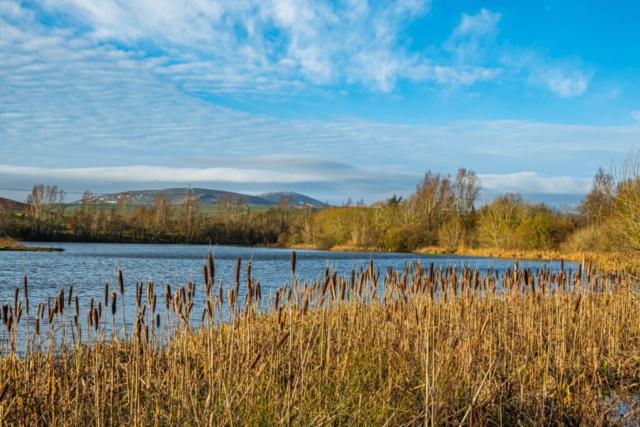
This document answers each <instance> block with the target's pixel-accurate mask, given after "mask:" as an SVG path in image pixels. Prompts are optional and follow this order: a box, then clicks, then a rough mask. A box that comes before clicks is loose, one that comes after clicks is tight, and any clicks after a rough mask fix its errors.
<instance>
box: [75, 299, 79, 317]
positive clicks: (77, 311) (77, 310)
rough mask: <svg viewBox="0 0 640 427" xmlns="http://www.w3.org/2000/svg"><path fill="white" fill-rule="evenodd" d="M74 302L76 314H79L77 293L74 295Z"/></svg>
mask: <svg viewBox="0 0 640 427" xmlns="http://www.w3.org/2000/svg"><path fill="white" fill-rule="evenodd" d="M75 303H76V316H77V315H78V314H79V312H80V308H79V304H78V295H76V297H75Z"/></svg>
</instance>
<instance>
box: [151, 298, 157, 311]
mask: <svg viewBox="0 0 640 427" xmlns="http://www.w3.org/2000/svg"><path fill="white" fill-rule="evenodd" d="M156 296H157V295H154V296H153V301H152V302H151V314H153V313H155V312H156Z"/></svg>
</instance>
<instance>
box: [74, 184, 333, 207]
mask: <svg viewBox="0 0 640 427" xmlns="http://www.w3.org/2000/svg"><path fill="white" fill-rule="evenodd" d="M124 193H128V194H129V204H131V205H153V203H154V199H155V197H156V196H158V195H159V194H164V195H165V196H166V197H167V199H169V201H170V202H171V204H173V205H179V204H181V203H184V201H185V200H186V199H187V193H188V189H187V188H165V189H163V190H141V191H126V192H122V193H113V194H103V195H100V196H95V197H94V198H93V202H94V203H106V204H115V203H117V202H118V198H119V197H120V195H121V194H124ZM191 195H192V196H194V197H200V201H201V203H202V204H205V205H215V204H218V203H219V202H220V198H221V197H223V196H227V197H229V196H234V197H236V199H240V198H244V202H245V203H246V204H248V205H266V206H276V205H277V204H278V201H279V200H280V197H281V196H283V195H285V196H290V197H291V203H292V205H294V206H308V205H309V204H311V205H312V206H324V203H322V202H320V201H318V200H315V199H312V198H311V197H308V196H305V195H303V194H298V193H293V192H275V193H265V194H261V195H259V196H250V195H248V194H241V193H233V192H230V191H219V190H208V189H206V188H192V189H191ZM78 203H80V200H78V201H76V202H73V203H72V204H78Z"/></svg>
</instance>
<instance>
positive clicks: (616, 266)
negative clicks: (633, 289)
mask: <svg viewBox="0 0 640 427" xmlns="http://www.w3.org/2000/svg"><path fill="white" fill-rule="evenodd" d="M416 253H419V254H432V255H436V254H440V255H443V254H449V255H464V256H475V257H487V258H506V259H514V260H515V259H523V260H524V259H530V260H546V261H559V260H561V259H564V260H568V261H575V262H580V263H582V262H586V261H589V260H591V261H592V263H593V266H594V267H596V268H600V269H605V270H611V271H616V270H638V269H640V254H639V253H635V252H593V251H587V252H565V251H558V250H524V249H502V248H478V249H473V248H467V247H464V248H462V247H461V248H458V250H456V251H455V252H453V253H452V252H451V251H447V250H446V249H445V248H442V247H440V246H429V247H425V248H421V249H418V250H417V251H416Z"/></svg>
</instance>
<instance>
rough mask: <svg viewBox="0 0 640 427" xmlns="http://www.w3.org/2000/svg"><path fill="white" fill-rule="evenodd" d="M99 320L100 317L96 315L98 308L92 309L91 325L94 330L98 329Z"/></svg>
mask: <svg viewBox="0 0 640 427" xmlns="http://www.w3.org/2000/svg"><path fill="white" fill-rule="evenodd" d="M99 321H100V317H99V316H98V310H96V309H94V310H93V327H94V329H95V330H96V331H97V330H98V323H99Z"/></svg>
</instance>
